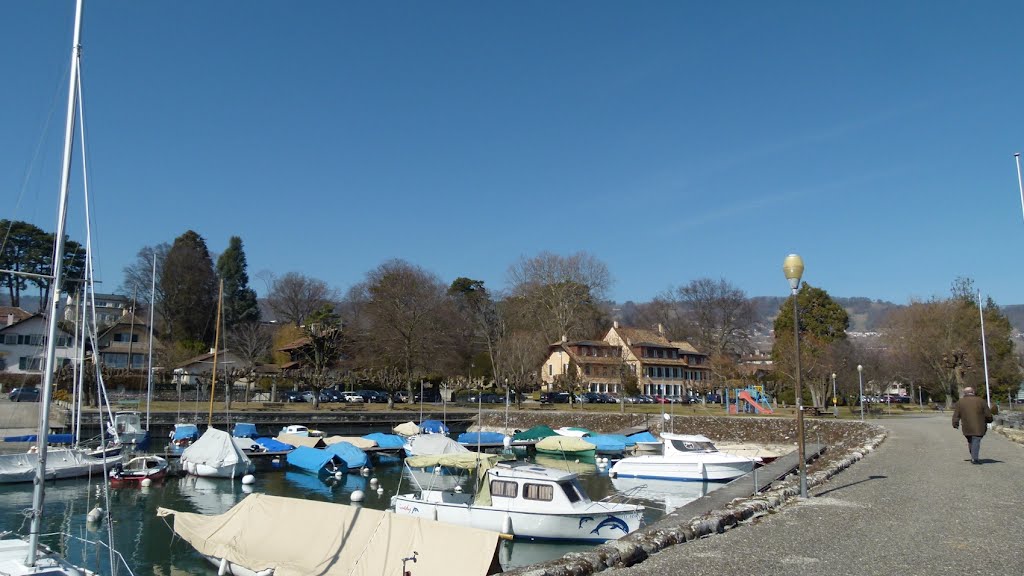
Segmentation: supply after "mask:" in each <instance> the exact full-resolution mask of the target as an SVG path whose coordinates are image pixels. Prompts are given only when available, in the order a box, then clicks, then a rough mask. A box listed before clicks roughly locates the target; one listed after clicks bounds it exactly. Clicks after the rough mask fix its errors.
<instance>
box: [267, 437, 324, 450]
mask: <svg viewBox="0 0 1024 576" xmlns="http://www.w3.org/2000/svg"><path fill="white" fill-rule="evenodd" d="M276 440H277V441H278V442H284V443H285V444H290V445H292V446H305V447H306V448H323V447H324V446H326V444H324V439H323V438H320V437H317V436H299V435H298V434H278V435H277V438H276Z"/></svg>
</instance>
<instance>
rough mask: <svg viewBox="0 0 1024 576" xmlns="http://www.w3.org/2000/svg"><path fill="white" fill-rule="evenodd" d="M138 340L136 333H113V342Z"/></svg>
mask: <svg viewBox="0 0 1024 576" xmlns="http://www.w3.org/2000/svg"><path fill="white" fill-rule="evenodd" d="M129 341H130V342H138V341H139V335H138V334H129V333H127V332H117V333H115V334H114V342H129Z"/></svg>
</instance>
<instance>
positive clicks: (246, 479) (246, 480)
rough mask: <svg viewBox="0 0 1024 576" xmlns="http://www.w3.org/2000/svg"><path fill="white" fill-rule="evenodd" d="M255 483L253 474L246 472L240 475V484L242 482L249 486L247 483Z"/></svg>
mask: <svg viewBox="0 0 1024 576" xmlns="http://www.w3.org/2000/svg"><path fill="white" fill-rule="evenodd" d="M255 483H256V477H255V476H253V475H252V474H246V475H245V476H242V484H244V485H246V486H249V485H251V484H255Z"/></svg>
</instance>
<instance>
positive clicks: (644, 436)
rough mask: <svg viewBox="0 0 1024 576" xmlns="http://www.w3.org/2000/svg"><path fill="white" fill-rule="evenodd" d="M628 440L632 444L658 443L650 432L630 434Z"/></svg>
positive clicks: (656, 438)
mask: <svg viewBox="0 0 1024 576" xmlns="http://www.w3.org/2000/svg"><path fill="white" fill-rule="evenodd" d="M628 438H629V439H630V440H632V441H633V444H636V443H637V442H660V440H658V437H657V436H655V435H654V434H651V433H650V432H640V433H637V434H630V435H629V436H628Z"/></svg>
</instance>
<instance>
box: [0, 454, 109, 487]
mask: <svg viewBox="0 0 1024 576" xmlns="http://www.w3.org/2000/svg"><path fill="white" fill-rule="evenodd" d="M104 460H105V461H106V468H107V469H108V470H109V469H111V468H113V467H114V466H116V465H117V464H118V463H119V462H121V455H120V454H117V455H110V456H107V457H106V458H103V457H102V456H91V455H90V454H89V453H88V452H86V451H84V450H78V449H75V448H48V449H47V450H46V479H47V480H61V479H64V478H81V477H83V476H90V475H102V474H103V473H104ZM38 462H39V457H38V455H37V454H36V453H34V452H28V453H24V454H2V455H0V484H11V483H15V482H32V480H33V479H34V478H35V474H36V466H37V464H38Z"/></svg>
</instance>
